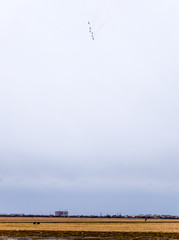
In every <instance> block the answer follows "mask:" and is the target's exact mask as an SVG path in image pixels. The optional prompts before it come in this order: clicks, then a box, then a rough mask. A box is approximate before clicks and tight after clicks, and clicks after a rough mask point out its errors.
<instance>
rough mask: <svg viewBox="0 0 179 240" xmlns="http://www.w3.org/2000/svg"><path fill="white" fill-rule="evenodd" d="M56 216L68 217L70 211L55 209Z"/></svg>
mask: <svg viewBox="0 0 179 240" xmlns="http://www.w3.org/2000/svg"><path fill="white" fill-rule="evenodd" d="M55 216H56V217H68V211H55Z"/></svg>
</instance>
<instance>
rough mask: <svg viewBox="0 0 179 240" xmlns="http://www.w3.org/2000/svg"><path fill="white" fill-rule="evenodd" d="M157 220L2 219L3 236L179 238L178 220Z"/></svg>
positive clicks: (100, 238)
mask: <svg viewBox="0 0 179 240" xmlns="http://www.w3.org/2000/svg"><path fill="white" fill-rule="evenodd" d="M5 221H6V222H5ZM54 221H55V222H54ZM120 221H123V222H120ZM156 221H157V222H156ZM156 221H152V220H148V221H147V222H145V221H144V219H140V220H139V219H131V220H129V219H112V218H111V219H109V218H108V219H103V218H100V219H99V218H96V219H95V218H0V236H11V237H15V236H16V237H29V236H31V237H32V236H38V237H56V238H57V237H63V238H65V239H67V238H70V239H71V238H72V239H75V240H77V239H86V240H87V239H91V238H93V239H97V240H108V239H111V240H113V239H114V240H118V239H119V240H127V239H130V240H132V239H140V240H142V239H144V240H153V239H157V240H160V239H161V240H164V239H173V240H174V239H179V222H176V221H174V220H170V221H167V222H166V221H165V220H160V221H158V220H156ZM33 222H40V224H38V225H37V224H33Z"/></svg>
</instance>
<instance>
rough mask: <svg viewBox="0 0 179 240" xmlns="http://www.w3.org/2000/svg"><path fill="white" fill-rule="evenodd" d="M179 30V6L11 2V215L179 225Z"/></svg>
mask: <svg viewBox="0 0 179 240" xmlns="http://www.w3.org/2000/svg"><path fill="white" fill-rule="evenodd" d="M88 21H90V22H91V27H92V31H93V32H94V37H95V40H92V38H91V35H90V32H89V26H88ZM178 23H179V1H178V0H135V1H134V0H113V1H111V0H4V1H3V0H2V1H0V213H34V214H35V213H42V214H49V213H54V211H55V210H59V209H61V210H69V213H70V214H98V215H99V214H100V213H102V214H107V213H108V214H116V213H121V214H140V213H144V214H146V213H158V214H174V215H179V205H178V201H179V174H178V169H179V161H178V160H179V148H178V146H179V125H178V124H179V94H178V93H179V29H178Z"/></svg>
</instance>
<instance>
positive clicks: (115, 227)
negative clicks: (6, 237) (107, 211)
mask: <svg viewBox="0 0 179 240" xmlns="http://www.w3.org/2000/svg"><path fill="white" fill-rule="evenodd" d="M16 230H17V231H83V232H85V231H86V232H164V233H165V232H168V233H172V232H174V233H179V223H172V222H171V223H149V222H148V223H144V222H143V223H94V222H91V223H90V222H88V223H82V222H81V223H70V222H69V223H40V224H39V225H36V224H33V223H0V231H16Z"/></svg>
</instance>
